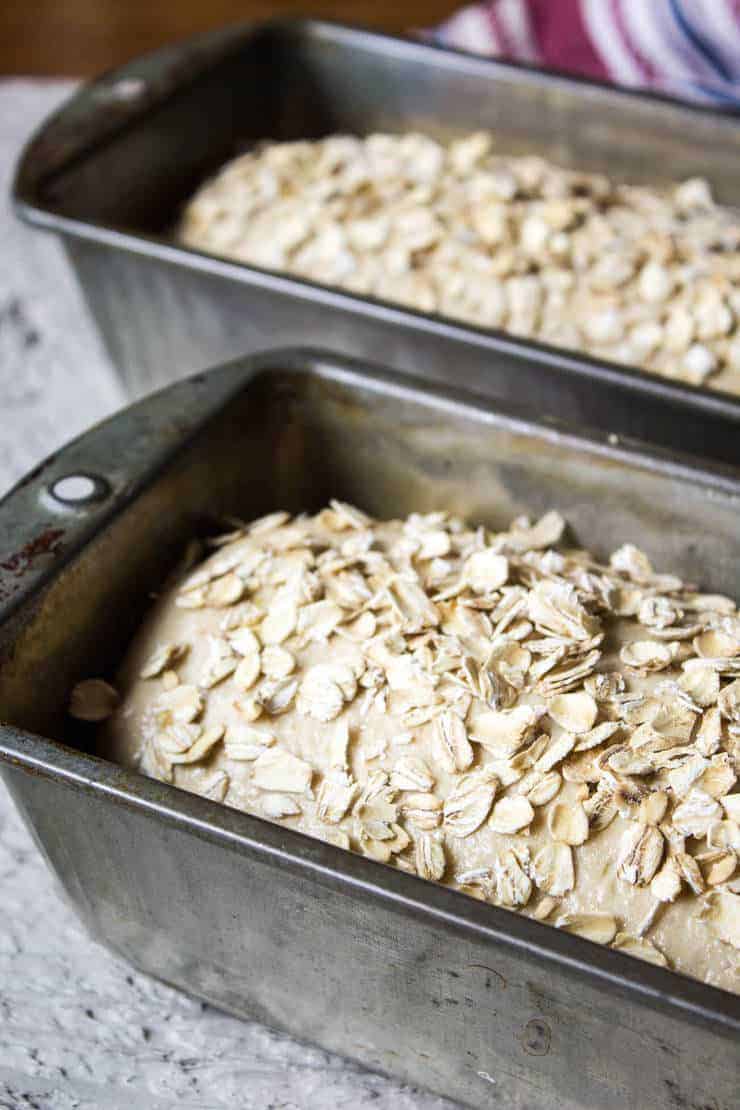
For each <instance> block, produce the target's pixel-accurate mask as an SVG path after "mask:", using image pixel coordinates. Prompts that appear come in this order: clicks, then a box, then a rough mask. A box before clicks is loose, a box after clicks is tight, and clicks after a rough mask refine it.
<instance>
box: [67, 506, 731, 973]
mask: <svg viewBox="0 0 740 1110" xmlns="http://www.w3.org/2000/svg"><path fill="white" fill-rule="evenodd" d="M562 531H563V522H562V520H561V518H560V517H559V516H558V514H556V513H549V514H547V516H546V517H544V518H543V519H542V520H541V521H539V522H537V523H536V524H531V523H530V522H529V521H527V520H526V519H519V520H518V521H515V522H514V523H513V525H512V526H511V528H510V530H509V531H508V532H506V533H491V532H488V531H486V530H485V529H483V528H478V529H474V528H472V527H470V526H468V525H467V524H464V523H463V522H461V521H459V520H456V519H454V518H453V517H450V516H448V515H447V514H444V513H437V514H432V515H428V516H419V515H413V516H411V517H409V518H408V519H407V520H406V521H389V522H383V523H380V522H377V521H374V520H371V519H369V518H368V517H366V516H365V515H364V514H363V513H361V512H360V511H359V510H357V509H354V508H352V507H350V506H345V505H343V504H341V503H338V502H334V503H332V506H331V507H330V508H327V509H326V510H324V511H323V512H322V513H320V514H318V515H317V516H315V517H298V518H292V519H291V518H288V516H287V514H282V513H276V514H273V515H272V516H271V517H268V518H264V519H262V520H261V521H257V522H255V523H254V524H252V525H247V526H245V528H244V529H243V530H240V531H238V532H235V533H233V534H232V535H230V536H228V537H226V538H222V539H221V540H220V541H219V544H218V546H217V547H216V549H215V551H214V552H213V553H212V554H210V555H209V556H208V557H207V558H206V560H205V561H204V562H202V563H200V564H198V565H197V567H196V568H195V569H193V567H192V566H191V567H190V568H189V569H188V570H186V571H184V572H183V573H182V574H181V575H180V576H179V578H178V579H177V581H176V582H174V584H169V585H168V586H167V587H166V588H165V589H164V591H163V593H162V594H161V596H160V597H159V598H158V600H157V601H156V603H155V604H154V606H153V608H152V610H151V612H150V614H149V616H148V618H147V620H146V622H145V624H144V626H143V627H142V628H141V630H140V632H139V634H138V635H137V636H136V638H135V640H134V642H133V644H132V645H131V648H130V650H129V652H128V655H127V657H126V659H125V662H124V664H123V667H122V670H121V672H120V675H119V676H118V680H117V683H116V686H117V689H118V691H119V692H120V698H121V700H120V702H119V704H118V706H117V708H115V710H114V711H113V713H112V715H111V716H110V717H109V718H108V720H107V721H106V722H105V724H104V725H102V726H101V730H100V751H101V754H105V755H107V756H109V757H110V758H112V759H113V760H115V761H118V762H120V763H122V764H124V765H126V766H128V767H133V768H138V769H140V770H141V771H142V772H144V773H145V774H148V775H150V776H154V777H156V778H159V779H161V780H163V781H168V782H172V783H174V784H175V785H176V786H177V787H180V788H183V789H185V790H189V791H192V792H195V793H198V794H204V795H206V796H208V797H210V798H212V799H214V800H216V801H221V802H224V803H225V804H227V805H229V806H233V807H235V808H237V809H240V810H244V811H247V812H250V813H254V814H257V815H258V816H264V817H269V819H271V820H276V821H279V822H280V823H281V824H284V825H286V826H288V827H290V828H293V829H297V830H299V831H301V832H304V833H307V834H309V835H311V836H316V837H320V838H322V839H325V840H329V841H331V842H333V843H336V844H338V845H339V846H341V847H347V848H351V849H352V850H355V851H360V852H363V853H365V854H367V855H370V856H372V857H373V858H376V859H378V860H380V861H382V862H387V863H390V864H391V865H394V866H396V867H400V868H402V869H404V870H407V871H411V872H415V873H418V874H421V875H422V876H423V877H424V878H430V879H436V880H438V881H443V882H445V883H448V884H450V885H452V886H455V887H457V888H458V889H460V890H462V891H464V892H465V893H467V894H469V895H473V896H475V897H478V898H481V899H484V900H488V901H491V902H493V903H496V904H499V905H503V906H506V907H509V908H512V909H517V910H519V911H521V912H524V913H526V914H529V915H534V916H536V917H538V918H540V919H542V920H546V921H547V922H548V923H550V924H559V925H561V927H565V928H569V929H570V930H571V931H575V932H578V933H580V934H582V935H585V936H588V937H590V938H592V939H595V940H599V941H601V942H602V943H607V944H611V945H614V946H616V947H621V948H624V949H625V950H627V951H629V952H631V953H633V954H636V955H640V956H642V957H644V958H647V959H652V960H653V961H654V962H659V963H667V964H668V966H670V967H672V968H673V969H675V970H677V971H680V972H683V973H685V974H688V975H691V976H695V977H697V978H699V979H702V980H704V981H706V982H708V983H712V984H715V985H717V986H720V987H723V988H724V989H726V990H730V991H735V992H740V959H739V952H738V944H739V943H740V942H739V941H738V935H739V934H738V904H739V903H740V894H739V893H738V891H739V889H740V883H739V882H738V873H737V871H736V854H735V853H736V852H738V851H740V836H739V830H738V824H737V819H738V812H739V811H738V797H739V796H738V795H737V794H736V793H735V792H736V781H735V768H736V759H737V758H738V735H739V734H740V682H739V681H738V680H737V675H738V674H740V620H739V619H738V613H737V610H736V608H735V607H734V605H733V604H732V603H731V602H730V601H729V600H728V599H726V598H721V597H714V596H709V595H701V594H698V593H696V592H695V591H694V590H693V589H691V588H689V587H687V586H684V585H683V584H682V583H680V582H679V581H678V580H677V579H675V578H673V577H672V576H669V575H665V574H658V573H656V572H655V571H654V570H653V568H652V567H651V566H650V564H649V563H648V561H647V559H646V557H645V556H644V555H642V553H640V552H639V551H638V550H637V549H635V548H634V547H631V546H630V545H628V544H626V545H624V546H623V547H622V548H620V549H619V551H618V552H616V553H615V554H614V555H613V556H612V560H611V564H610V565H609V566H607V567H604V566H598V565H597V564H595V563H594V561H593V560H592V559H591V557H590V556H589V555H588V553H587V552H584V551H582V550H572V549H570V550H569V549H568V548H567V547H565V546H564V545H563V544H562V542H561V533H562ZM142 675H144V676H145V677H142ZM85 687H86V684H85V683H82V684H81V685H80V687H78V688H77V689H76V691H75V697H74V699H73V711H74V712H75V713H76V714H77V715H79V716H84V702H85V695H86V690H85ZM88 693H89V691H88ZM98 693H99V691H98ZM108 711H109V710H108ZM88 719H89V718H88Z"/></svg>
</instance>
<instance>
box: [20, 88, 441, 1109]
mask: <svg viewBox="0 0 740 1110" xmlns="http://www.w3.org/2000/svg"><path fill="white" fill-rule="evenodd" d="M69 88H70V86H69V85H68V84H65V83H62V82H44V83H41V82H33V83H32V82H26V81H8V82H4V83H0V193H1V194H2V200H0V242H2V244H3V252H2V261H0V494H2V493H4V492H5V491H6V490H7V488H8V487H9V486H10V485H11V484H12V483H13V481H15V480H16V479H17V478H18V477H20V476H21V474H23V473H24V472H25V471H26V470H28V469H29V468H30V467H31V466H32V465H33V464H34V463H36V462H38V461H39V459H41V458H42V457H43V456H45V455H46V454H48V453H49V452H51V451H53V450H54V448H56V447H57V446H59V445H60V444H61V443H63V442H64V441H65V440H68V439H69V438H70V437H71V436H73V435H75V434H76V433H77V432H79V431H81V430H82V429H83V428H85V427H86V426H87V425H89V424H90V423H92V422H93V421H94V420H96V419H99V418H100V417H102V416H104V415H105V414H107V413H109V412H111V411H112V410H113V409H114V408H115V407H116V406H118V405H120V404H121V402H122V393H121V390H120V388H119V386H118V383H117V381H116V378H115V375H114V373H113V371H112V368H111V366H110V364H109V362H108V359H107V357H106V354H105V352H104V350H103V349H102V346H101V344H100V342H99V340H98V338H97V336H96V334H95V333H94V330H93V326H92V323H91V321H90V319H89V317H88V316H87V313H86V310H85V307H84V304H83V301H82V298H81V296H80V293H79V290H78V289H77V287H76V285H75V282H74V279H73V277H72V274H71V271H70V269H69V267H68V265H67V262H66V259H65V257H64V254H63V252H62V250H61V249H60V247H59V245H58V243H57V242H56V241H55V240H53V239H52V238H51V237H49V236H45V235H41V234H39V233H37V232H32V231H30V230H29V229H28V228H26V227H24V226H22V225H21V224H19V223H18V222H17V221H15V220H14V219H13V217H12V215H11V212H10V207H9V204H8V202H7V192H8V187H9V183H10V179H11V174H12V166H13V162H14V160H15V157H16V155H17V152H18V150H19V149H20V146H21V145H22V142H23V141H24V140H25V138H26V137H27V135H28V134H29V133H30V131H31V129H32V128H33V127H34V126H35V125H36V124H37V123H38V122H39V121H40V120H41V119H42V118H43V117H44V116H45V115H46V114H47V113H48V112H49V111H50V110H51V109H52V108H53V107H54V106H55V104H57V103H58V102H59V101H60V100H61V99H62V98H63V97H64V95H66V93H67V92H68V91H69ZM450 1105H451V1104H450V1103H446V1102H443V1101H442V1100H441V1099H437V1098H433V1097H432V1096H429V1095H426V1094H424V1093H422V1092H418V1091H415V1090H410V1089H409V1088H404V1087H400V1086H398V1085H397V1084H394V1083H393V1082H391V1081H389V1080H387V1079H383V1078H381V1077H379V1076H376V1075H373V1074H371V1073H368V1072H365V1071H362V1070H360V1069H359V1068H356V1067H353V1066H352V1065H350V1064H348V1063H347V1062H346V1061H343V1060H341V1059H339V1058H337V1057H335V1056H331V1055H329V1054H327V1053H325V1052H322V1051H320V1050H319V1049H315V1048H311V1047H307V1046H305V1045H301V1044H298V1043H296V1042H294V1041H292V1040H290V1039H289V1038H287V1037H284V1036H281V1035H279V1034H276V1033H274V1032H272V1031H271V1030H268V1029H265V1028H264V1027H263V1026H260V1025H257V1024H254V1023H247V1022H240V1021H237V1020H236V1019H234V1018H231V1017H228V1016H225V1015H223V1014H220V1013H218V1012H216V1011H215V1010H213V1009H211V1008H210V1007H208V1006H206V1005H204V1004H201V1003H199V1002H196V1001H194V1000H193V999H190V998H187V997H185V996H184V995H182V994H179V993H178V992H176V991H174V990H171V989H169V988H168V987H165V986H163V985H162V984H160V983H156V982H154V981H153V980H150V979H148V978H146V976H143V975H140V974H138V973H137V972H135V971H132V970H131V969H130V968H129V967H128V966H127V965H126V964H125V963H124V962H123V961H121V960H120V959H118V958H117V957H115V956H112V955H111V954H109V953H108V952H107V951H106V950H104V949H103V948H101V947H100V946H98V945H97V944H95V943H93V942H92V941H91V940H89V939H88V937H87V936H86V934H85V933H84V931H83V929H82V927H81V926H80V924H79V923H78V922H77V919H76V917H75V915H74V913H73V912H72V911H71V910H70V909H69V907H68V906H67V904H66V903H65V901H64V900H63V899H62V897H61V896H60V892H59V890H58V888H57V887H56V885H55V882H54V880H53V878H52V876H51V875H50V874H49V872H48V870H47V868H46V866H45V864H44V862H43V861H42V859H41V857H40V855H39V853H38V852H37V850H36V848H35V847H34V845H33V843H32V841H31V838H30V836H29V835H28V833H27V831H26V829H25V827H24V826H23V825H22V824H21V822H20V819H19V818H18V816H17V814H16V813H15V810H14V809H13V806H12V804H11V802H10V799H9V798H8V796H7V794H6V792H5V789H4V787H3V786H2V785H1V784H0V1110H27V1108H28V1110H30V1108H37V1110H119V1108H120V1110H164V1108H165V1107H174V1106H177V1107H178V1108H179V1110H195V1108H198V1110H210V1108H213V1110H218V1108H220V1107H229V1108H230V1110H320V1108H323V1107H331V1108H332V1110H362V1108H363V1107H370V1106H372V1107H374V1108H375V1110H443V1108H444V1107H449V1106H450Z"/></svg>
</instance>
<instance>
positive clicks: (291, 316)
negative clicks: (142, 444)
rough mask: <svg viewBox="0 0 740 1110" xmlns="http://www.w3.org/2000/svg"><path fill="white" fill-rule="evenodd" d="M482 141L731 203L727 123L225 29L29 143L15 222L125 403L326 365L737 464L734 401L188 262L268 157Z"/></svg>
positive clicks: (507, 72)
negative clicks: (237, 174)
mask: <svg viewBox="0 0 740 1110" xmlns="http://www.w3.org/2000/svg"><path fill="white" fill-rule="evenodd" d="M479 127H484V128H490V129H492V130H493V131H494V132H496V134H497V136H499V140H500V144H501V148H502V149H510V150H512V151H516V152H522V151H537V152H540V153H543V154H544V155H547V156H549V157H551V158H552V159H554V160H556V161H558V162H560V163H563V164H571V165H575V166H580V167H584V168H586V169H591V170H602V171H606V172H608V173H609V174H611V175H612V176H614V177H616V178H620V179H625V180H631V181H648V182H655V181H658V182H662V181H664V180H665V179H666V176H668V177H669V178H671V179H673V180H676V179H680V178H683V177H687V176H690V175H692V174H696V173H701V174H703V175H705V176H707V177H709V178H710V179H711V181H712V184H713V186H714V188H715V191H716V194H717V196H718V198H719V199H721V200H724V201H726V202H728V203H731V204H738V203H740V121H738V119H737V117H727V116H722V115H720V114H716V113H712V112H709V111H707V110H706V109H701V108H691V107H687V106H685V105H681V104H678V103H676V102H674V101H670V100H666V99H660V98H657V97H654V96H652V97H651V96H647V95H638V94H635V93H633V92H622V91H615V90H614V89H610V88H608V87H605V86H600V85H596V84H590V83H588V82H583V81H578V80H575V79H573V78H567V77H563V76H557V75H552V74H546V73H543V72H540V71H537V70H534V69H528V68H523V67H520V66H514V65H507V64H504V63H500V62H493V61H490V60H485V59H480V58H474V57H471V56H468V55H464V54H458V53H453V52H449V51H444V50H440V49H439V48H437V47H435V46H431V45H426V44H424V43H419V42H411V41H404V40H401V39H398V38H393V37H391V36H387V35H381V34H376V33H372V32H368V31H362V30H357V29H353V28H350V27H343V26H338V25H333V24H330V23H324V22H319V21H315V20H299V21H282V22H273V23H268V24H264V25H261V26H238V27H233V28H229V29H226V30H224V31H219V32H216V33H212V34H210V35H204V36H201V37H199V38H196V39H191V40H190V41H187V42H185V43H183V44H180V45H175V46H170V47H167V48H165V49H164V50H161V51H159V52H158V53H155V54H152V55H149V56H147V57H145V58H142V59H139V60H137V61H134V62H132V63H130V64H129V65H127V66H124V67H122V68H121V69H118V70H115V71H114V72H112V73H109V74H107V75H105V76H104V77H102V78H100V79H99V80H98V81H96V82H93V83H92V84H90V85H87V86H85V87H84V88H83V89H82V90H81V92H79V93H78V94H77V95H76V96H75V97H73V99H72V100H71V101H70V102H69V103H68V104H67V105H66V106H65V107H64V108H62V110H61V111H60V112H59V113H57V114H56V115H55V116H53V117H52V118H51V119H50V120H49V121H48V122H47V123H46V124H45V125H44V126H43V127H42V129H41V131H40V132H39V133H38V134H37V136H36V137H35V138H34V139H33V140H32V142H31V143H30V145H29V146H28V148H27V149H26V151H25V154H24V155H23V158H22V160H21V162H20V165H19V168H18V172H17V178H16V182H15V187H14V195H15V203H16V207H17V210H18V211H19V213H20V214H21V215H22V216H23V217H24V218H25V219H27V220H29V221H30V222H31V223H33V224H36V225H37V226H40V227H45V228H50V229H52V230H54V231H56V232H58V233H60V234H61V235H62V237H63V241H64V244H65V246H66V248H67V251H68V253H69V255H70V258H71V260H72V263H73V265H74V267H75V269H76V271H77V274H78V276H79V279H80V282H81V284H82V287H83V290H84V291H85V294H86V296H87V300H88V302H89V305H90V307H91V309H92V313H93V316H94V317H95V319H96V320H97V323H98V325H99V327H100V329H101V331H102V334H103V337H104V339H105V340H106V342H107V345H108V348H109V350H110V352H111V354H112V356H113V361H114V363H115V364H116V365H117V366H118V368H119V370H120V372H121V374H122V375H123V379H124V382H125V384H126V386H127V387H128V390H129V392H130V393H131V395H133V396H139V395H141V394H142V393H145V392H147V391H149V390H151V389H152V388H154V387H156V386H159V385H162V384H164V383H165V382H166V381H168V380H172V379H173V378H175V377H179V376H183V375H185V374H189V373H192V372H193V371H195V370H200V369H202V368H203V367H205V366H207V365H213V364H214V363H216V362H220V361H223V360H225V359H227V358H233V357H236V356H237V355H241V354H244V353H245V352H247V353H249V352H250V351H255V350H258V349H260V348H263V347H267V346H274V345H275V344H276V343H279V344H290V343H299V344H304V343H315V344H321V345H328V346H330V347H332V348H333V349H334V350H337V351H343V352H346V353H348V354H354V355H359V356H360V357H365V358H374V359H380V360H381V361H383V362H384V363H385V364H387V365H389V366H391V367H392V368H393V369H396V370H405V371H411V372H414V373H417V374H421V375H423V376H428V377H429V378H431V379H437V380H442V381H456V382H459V383H461V384H472V385H474V387H475V388H476V389H477V390H482V391H484V392H486V393H488V394H489V395H493V396H496V397H501V398H504V399H506V398H508V399H510V400H513V401H514V402H517V401H527V402H528V403H530V404H531V405H532V407H533V409H534V411H536V412H539V413H545V414H549V415H553V416H556V417H560V418H563V419H565V420H568V421H570V422H573V423H578V422H583V423H584V424H586V425H589V426H597V427H600V428H603V429H605V430H607V431H611V432H615V433H617V434H628V435H633V436H637V437H638V438H643V439H647V440H651V441H652V442H655V443H658V444H662V445H665V446H669V447H674V448H678V449H679V450H682V451H689V452H691V453H694V454H696V455H699V456H706V457H714V458H716V459H722V460H724V461H728V462H731V463H734V464H740V398H735V397H732V396H730V395H729V394H721V393H718V392H712V391H710V390H708V389H703V388H697V387H692V386H688V385H682V384H679V383H673V382H670V381H668V380H666V379H665V378H661V377H657V376H654V375H651V374H647V373H644V372H642V371H638V370H634V369H633V370H630V369H628V368H626V367H622V366H618V365H616V364H615V363H609V362H602V361H597V360H595V359H594V358H592V357H588V356H586V355H579V354H576V353H571V352H566V351H563V350H559V349H556V348H553V347H545V346H542V345H538V344H534V343H531V342H528V341H524V340H521V339H516V338H514V337H512V336H507V335H506V334H505V333H503V332H500V331H498V332H496V331H490V330H489V331H486V330H483V329H479V328H474V327H472V326H467V325H464V324H460V323H453V322H451V321H449V320H445V319H443V318H441V317H438V316H432V315H425V314H422V313H418V312H414V311H411V310H409V309H405V308H400V307H398V306H396V307H394V306H392V305H389V304H387V303H383V302H381V301H378V300H373V299H371V298H367V297H360V296H356V295H353V294H350V293H343V292H340V291H338V290H333V289H329V288H326V287H322V286H319V285H317V284H315V283H312V282H308V281H302V280H299V279H297V278H293V277H287V276H284V275H280V274H276V273H271V272H268V271H266V270H261V269H258V268H255V267H253V266H247V265H245V264H241V263H236V262H228V261H224V260H222V259H217V258H214V257H212V256H209V255H207V254H204V253H202V252H198V251H196V250H192V249H189V248H186V247H183V246H181V245H179V244H178V243H177V242H176V241H175V238H174V235H173V227H174V224H175V222H176V220H177V218H178V217H179V214H180V212H181V210H182V207H183V204H184V203H185V201H186V200H187V199H188V198H189V197H190V195H191V194H192V193H193V192H194V190H195V188H196V187H197V185H198V184H199V183H200V182H201V181H202V180H203V179H204V178H205V177H207V176H208V175H209V174H211V173H212V172H213V171H214V170H215V169H216V168H217V167H218V166H220V165H221V164H222V163H223V162H225V161H226V160H227V159H229V158H231V157H233V156H234V155H235V154H236V153H237V152H238V151H240V150H244V149H246V148H248V147H249V146H250V145H251V144H253V143H255V142H257V141H259V140H262V139H265V138H272V139H276V140H290V139H296V138H318V137H320V136H323V135H327V134H331V133H334V132H352V133H356V134H367V133H368V132H371V131H374V130H389V131H401V130H408V129H419V130H424V131H427V132H429V133H431V134H434V135H437V136H440V137H445V136H452V135H454V134H456V133H458V134H459V133H461V132H464V131H467V130H470V129H472V128H479Z"/></svg>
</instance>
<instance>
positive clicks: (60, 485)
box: [49, 474, 110, 507]
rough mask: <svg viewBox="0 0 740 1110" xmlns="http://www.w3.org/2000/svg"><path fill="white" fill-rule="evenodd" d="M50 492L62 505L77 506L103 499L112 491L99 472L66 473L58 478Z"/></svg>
mask: <svg viewBox="0 0 740 1110" xmlns="http://www.w3.org/2000/svg"><path fill="white" fill-rule="evenodd" d="M49 493H50V494H51V496H52V497H53V498H54V500H55V501H59V502H60V503H61V504H62V505H70V506H74V507H77V506H83V505H90V504H92V503H93V502H95V501H102V500H103V499H104V498H106V497H107V496H108V494H109V493H110V486H109V485H108V483H107V482H106V480H105V478H100V477H98V475H97V474H65V475H64V477H63V478H57V480H56V481H55V482H54V483H53V484H52V486H51V488H50V489H49Z"/></svg>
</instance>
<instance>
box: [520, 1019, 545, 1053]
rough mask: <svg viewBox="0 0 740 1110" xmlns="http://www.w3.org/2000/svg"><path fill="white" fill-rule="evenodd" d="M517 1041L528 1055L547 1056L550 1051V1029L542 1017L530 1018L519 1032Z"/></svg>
mask: <svg viewBox="0 0 740 1110" xmlns="http://www.w3.org/2000/svg"><path fill="white" fill-rule="evenodd" d="M519 1041H520V1043H521V1046H522V1048H523V1049H524V1051H525V1052H526V1053H527V1055H528V1056H547V1054H548V1053H549V1051H550V1043H551V1041H552V1031H551V1029H550V1026H549V1025H548V1024H547V1022H546V1021H545V1020H544V1018H541V1017H536V1018H532V1020H531V1021H528V1022H527V1024H526V1025H525V1026H524V1029H523V1030H522V1032H521V1033H520V1035H519Z"/></svg>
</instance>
